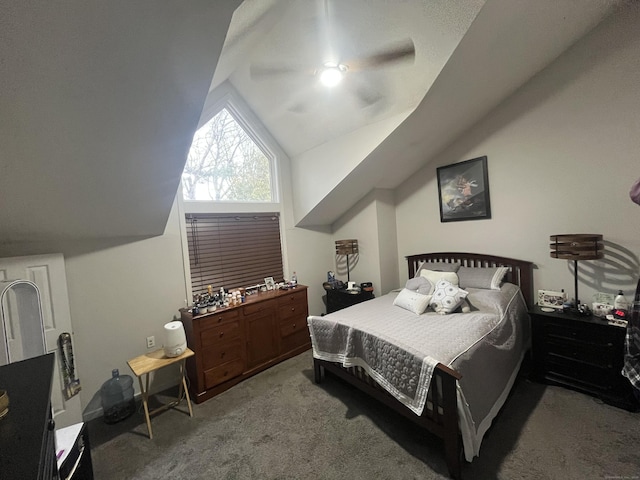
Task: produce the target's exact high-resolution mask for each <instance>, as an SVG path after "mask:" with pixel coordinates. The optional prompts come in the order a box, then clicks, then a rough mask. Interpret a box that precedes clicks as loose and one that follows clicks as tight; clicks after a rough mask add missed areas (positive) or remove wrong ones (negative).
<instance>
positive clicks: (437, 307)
mask: <svg viewBox="0 0 640 480" xmlns="http://www.w3.org/2000/svg"><path fill="white" fill-rule="evenodd" d="M467 295H469V292H467V291H466V290H462V289H461V288H458V287H457V286H455V285H452V284H451V283H450V282H447V281H446V280H440V281H439V282H438V283H437V284H436V289H435V290H434V291H433V295H432V297H431V303H430V304H429V305H430V306H431V308H433V310H434V311H435V312H436V313H439V314H440V315H445V314H447V313H451V312H453V311H454V310H455V309H456V308H458V307H459V306H460V305H462V302H463V301H464V299H465V298H466V297H467Z"/></svg>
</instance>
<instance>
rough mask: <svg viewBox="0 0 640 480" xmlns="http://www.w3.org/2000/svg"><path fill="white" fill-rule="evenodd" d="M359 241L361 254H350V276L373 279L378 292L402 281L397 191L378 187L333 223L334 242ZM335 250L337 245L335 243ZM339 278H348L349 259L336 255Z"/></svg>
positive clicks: (386, 291) (395, 285)
mask: <svg viewBox="0 0 640 480" xmlns="http://www.w3.org/2000/svg"><path fill="white" fill-rule="evenodd" d="M350 238H354V239H356V240H358V255H356V256H350V258H349V265H350V266H351V267H350V275H349V276H350V278H351V280H353V281H355V282H357V283H362V282H372V283H373V286H374V289H375V290H374V291H375V294H376V295H381V294H385V293H388V292H389V290H391V289H393V288H396V287H397V284H398V274H397V271H398V261H397V257H396V253H397V242H396V218H395V205H394V194H393V191H391V190H385V189H376V190H373V191H371V192H370V193H369V195H367V196H366V197H365V198H363V199H362V200H360V201H359V202H358V203H357V204H356V205H355V206H354V207H353V208H351V209H349V211H348V212H347V213H345V214H344V215H343V216H342V217H340V219H338V221H336V222H335V223H334V225H333V241H334V242H335V240H344V239H350ZM332 247H333V249H334V251H335V244H332ZM335 260H336V265H335V269H334V271H335V272H336V278H338V279H340V280H342V281H345V282H346V281H347V270H346V258H345V257H342V256H337V257H336V259H335Z"/></svg>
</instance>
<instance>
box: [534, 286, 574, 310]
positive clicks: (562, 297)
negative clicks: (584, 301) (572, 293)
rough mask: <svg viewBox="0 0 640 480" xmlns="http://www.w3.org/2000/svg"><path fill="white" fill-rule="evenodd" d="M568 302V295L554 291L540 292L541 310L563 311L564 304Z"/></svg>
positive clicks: (539, 303) (539, 302)
mask: <svg viewBox="0 0 640 480" xmlns="http://www.w3.org/2000/svg"><path fill="white" fill-rule="evenodd" d="M566 301H567V294H566V293H564V292H556V291H553V290H538V306H539V307H540V308H544V309H547V308H553V309H554V310H562V306H563V304H564V302H566Z"/></svg>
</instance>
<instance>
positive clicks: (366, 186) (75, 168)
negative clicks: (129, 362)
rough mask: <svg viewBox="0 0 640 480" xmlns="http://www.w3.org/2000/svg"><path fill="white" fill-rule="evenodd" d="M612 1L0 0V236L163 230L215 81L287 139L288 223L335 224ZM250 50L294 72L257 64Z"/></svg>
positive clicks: (1, 240)
mask: <svg viewBox="0 0 640 480" xmlns="http://www.w3.org/2000/svg"><path fill="white" fill-rule="evenodd" d="M615 3H616V2H610V1H602V0H592V1H585V2H580V5H579V6H577V5H576V3H575V2H574V1H573V0H538V1H536V2H527V1H513V0H487V1H486V2H484V1H481V0H461V1H456V2H452V1H450V0H428V1H426V0H403V1H401V2H400V1H399V2H389V1H387V0H366V1H365V0H350V1H349V2H344V1H338V0H330V1H329V2H326V1H325V0H246V1H245V2H241V1H240V0H216V2H211V1H209V0H194V1H191V2H189V3H188V4H185V3H184V2H182V1H180V0H164V1H163V2H154V3H153V4H152V5H150V4H149V3H147V2H130V1H128V0H112V1H110V2H98V3H96V2H82V1H74V2H64V3H59V2H58V3H56V4H55V5H54V4H49V3H47V2H41V1H38V0H8V1H5V2H3V4H2V15H0V68H1V69H2V79H3V81H2V84H1V85H0V200H1V202H2V206H1V207H0V245H1V244H12V243H13V244H15V243H20V242H30V241H34V240H39V241H46V240H51V239H54V240H64V239H83V238H106V237H131V236H150V235H158V234H161V233H162V232H163V231H164V227H165V224H166V220H167V218H168V215H169V212H170V209H171V205H172V202H173V198H174V196H175V192H176V189H177V187H178V184H179V181H180V173H181V171H182V167H183V164H184V161H185V158H186V154H187V151H188V148H189V144H190V140H191V137H192V135H193V132H194V131H195V129H196V127H197V122H198V117H199V115H200V112H201V109H202V106H203V104H204V102H205V99H206V96H207V93H208V92H209V91H210V90H212V89H213V90H215V88H216V87H217V86H218V85H220V84H222V83H223V82H228V83H229V84H231V85H233V87H234V88H235V89H236V90H237V91H238V92H239V93H240V95H241V96H242V97H243V98H244V100H245V101H246V103H247V105H248V106H249V107H250V108H251V109H252V110H253V112H254V113H255V115H256V116H257V117H259V118H260V120H261V121H262V122H263V124H264V125H265V126H266V128H267V129H268V130H269V131H270V132H271V134H272V135H273V137H274V138H275V139H276V140H277V142H278V143H279V144H280V145H281V147H282V148H283V149H284V151H285V152H286V153H287V154H288V155H289V157H290V159H291V168H292V177H293V179H294V197H295V198H294V202H295V205H296V212H295V216H296V220H297V222H298V225H300V226H312V225H328V224H331V223H332V222H333V221H335V220H336V219H337V218H339V216H340V215H341V214H342V213H343V212H344V210H345V208H349V207H350V206H351V205H353V204H354V203H355V202H357V201H358V200H359V199H360V198H362V197H363V196H364V195H366V193H368V192H369V191H370V190H371V189H372V188H394V187H395V186H397V185H398V184H400V183H401V182H402V181H404V180H405V179H406V178H408V177H409V176H410V175H411V174H412V173H414V172H415V171H416V170H417V169H418V168H420V167H421V166H422V165H423V164H424V163H425V162H427V161H428V160H429V159H430V158H431V157H433V155H435V154H436V153H437V152H438V151H440V150H441V149H442V148H444V147H445V146H446V145H447V144H449V143H450V142H452V141H453V140H455V138H457V137H458V136H459V135H460V134H461V133H462V132H464V130H465V129H467V128H469V127H470V126H471V125H473V123H475V122H477V121H478V120H479V119H481V118H482V116H484V115H486V114H487V113H488V112H489V111H490V110H491V109H492V108H494V107H495V106H496V105H498V104H499V103H500V102H501V101H502V100H503V99H504V98H506V97H507V96H509V95H510V94H511V93H513V92H514V91H515V90H516V89H517V88H518V87H519V86H521V85H522V84H523V83H525V82H526V81H527V80H528V79H529V78H531V76H533V75H535V73H537V72H538V71H540V70H541V69H543V68H544V67H545V66H546V65H547V64H549V63H550V62H551V61H553V60H554V59H555V58H556V57H557V56H558V55H559V54H560V53H562V51H564V50H565V49H566V48H568V47H569V46H570V45H572V44H573V43H574V42H575V41H577V40H578V39H579V38H580V37H581V36H583V35H584V34H585V33H586V32H588V31H589V30H590V29H591V28H593V27H594V26H595V25H596V24H597V23H598V22H599V21H601V20H602V19H603V18H604V16H606V15H607V14H608V13H609V11H610V10H611V9H612V8H615ZM234 12H235V13H234ZM407 38H409V39H411V41H412V42H413V44H414V45H415V58H404V59H402V60H400V61H397V62H393V63H389V64H385V65H384V67H383V68H375V69H369V70H366V71H361V72H358V71H356V69H355V68H354V69H353V71H349V72H348V76H347V78H346V79H345V82H344V85H340V86H339V87H338V88H337V89H334V90H331V91H327V90H322V89H320V88H319V87H318V85H317V82H316V81H315V80H316V78H315V76H314V75H313V70H314V69H315V68H317V67H318V66H320V65H322V63H324V62H326V61H337V62H343V61H346V63H347V64H349V63H350V62H351V61H350V60H349V59H352V58H362V57H366V56H368V55H370V54H374V53H376V52H380V51H381V50H385V49H386V48H387V47H388V46H393V45H395V44H397V42H402V41H404V40H405V39H407ZM332 55H334V56H332ZM353 64H354V65H355V62H354V63H353ZM252 66H256V68H257V67H264V66H279V67H282V66H286V67H287V68H292V69H293V70H294V71H293V72H288V73H284V74H280V75H276V76H266V77H265V78H262V77H259V76H257V75H252V74H251V68H252ZM293 67H295V68H293ZM298 68H301V69H302V71H301V72H300V73H298V71H297V69H298ZM305 69H306V70H305ZM214 71H215V75H214ZM341 87H344V88H341ZM319 159H324V160H325V161H324V162H323V161H319ZM390 159H393V161H390ZM327 162H328V163H327ZM327 165H333V167H334V168H327ZM318 178H321V181H320V182H318Z"/></svg>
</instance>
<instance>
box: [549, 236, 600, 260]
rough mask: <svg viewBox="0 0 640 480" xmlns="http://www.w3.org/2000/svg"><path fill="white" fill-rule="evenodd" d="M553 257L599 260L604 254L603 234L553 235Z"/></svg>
mask: <svg viewBox="0 0 640 480" xmlns="http://www.w3.org/2000/svg"><path fill="white" fill-rule="evenodd" d="M550 240H551V245H550V248H551V253H550V255H551V257H552V258H559V259H562V260H597V259H599V258H602V257H603V256H604V246H603V244H602V235H598V234H590V233H575V234H563V235H551V237H550Z"/></svg>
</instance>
